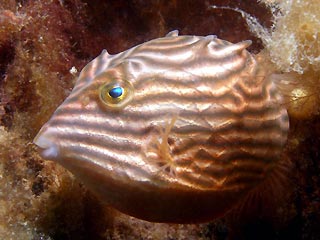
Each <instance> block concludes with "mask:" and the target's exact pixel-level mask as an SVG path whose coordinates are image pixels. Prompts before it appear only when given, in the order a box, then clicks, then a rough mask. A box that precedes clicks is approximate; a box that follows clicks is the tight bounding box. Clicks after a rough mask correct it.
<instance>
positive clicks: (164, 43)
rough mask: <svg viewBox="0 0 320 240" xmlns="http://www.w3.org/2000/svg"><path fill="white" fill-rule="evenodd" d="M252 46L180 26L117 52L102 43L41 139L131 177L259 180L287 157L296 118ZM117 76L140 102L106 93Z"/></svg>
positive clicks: (209, 184) (223, 185)
mask: <svg viewBox="0 0 320 240" xmlns="http://www.w3.org/2000/svg"><path fill="white" fill-rule="evenodd" d="M248 45H250V42H249V41H244V42H240V43H238V44H231V43H229V42H226V41H223V40H220V39H217V38H216V37H215V36H207V37H198V36H177V33H176V32H172V33H170V34H168V35H167V36H166V37H164V38H159V39H155V40H152V41H149V42H146V43H143V44H141V45H138V46H136V47H133V48H131V49H129V50H127V51H124V52H122V53H119V54H117V55H109V54H108V53H107V52H106V51H104V52H102V53H101V55H100V56H98V57H97V58H96V59H94V60H93V61H92V62H90V63H89V64H88V65H87V66H86V67H85V68H84V69H83V70H82V72H81V74H80V76H79V79H78V80H77V82H76V85H75V87H74V90H73V91H72V93H71V94H70V96H69V97H68V98H67V99H66V100H65V102H64V103H63V104H62V105H61V106H60V107H59V108H58V109H57V110H56V112H55V113H54V115H53V117H52V118H51V119H50V120H49V122H48V123H47V124H46V125H45V126H44V127H43V128H42V130H41V131H40V133H39V134H38V136H37V137H36V139H35V143H36V144H37V145H38V146H40V147H42V148H44V149H45V150H44V151H43V152H42V155H43V156H44V157H45V158H48V159H53V160H57V161H58V162H60V163H61V164H62V165H64V166H66V167H67V168H68V169H69V170H71V171H73V172H75V173H77V171H78V170H77V167H78V166H80V165H85V166H86V165H88V166H90V168H88V170H87V171H95V170H96V169H98V168H96V167H95V166H99V169H101V168H102V169H104V171H105V173H106V175H108V176H110V178H112V179H118V180H119V181H123V182H125V183H126V184H128V185H130V184H131V185H138V184H139V182H148V183H149V184H150V185H154V187H155V188H157V189H158V188H162V189H165V188H167V189H172V188H184V187H185V188H190V187H191V188H193V189H200V190H214V191H216V190H231V191H232V190H233V189H234V190H237V191H239V189H247V188H248V187H251V186H254V185H256V184H257V183H259V182H260V181H261V180H263V179H264V178H265V177H266V176H267V173H268V171H270V170H271V169H272V168H273V166H274V165H275V164H276V163H277V160H278V159H279V156H280V154H281V151H282V148H283V145H284V144H285V141H286V137H287V131H288V117H287V112H286V110H285V109H284V108H283V107H282V106H281V105H280V103H281V97H280V96H279V94H278V93H277V89H276V88H275V86H274V85H273V83H272V81H270V80H268V79H267V78H264V77H263V72H262V70H259V69H258V68H257V66H256V63H255V60H254V59H253V58H252V56H251V55H250V54H249V53H248V52H247V51H246V50H245V48H246V47H247V46H248ZM114 79H116V80H119V81H121V80H125V81H128V82H130V83H131V84H132V86H133V92H132V93H131V94H133V98H132V100H131V101H130V102H129V103H128V105H127V106H125V107H124V108H123V109H120V110H118V111H114V110H112V109H108V108H107V107H105V106H103V104H102V103H101V100H100V99H99V97H98V94H99V88H100V87H101V86H102V85H103V84H105V83H108V81H111V80H114ZM100 167H101V168H100ZM90 169H91V170H90ZM119 191H121V190H119Z"/></svg>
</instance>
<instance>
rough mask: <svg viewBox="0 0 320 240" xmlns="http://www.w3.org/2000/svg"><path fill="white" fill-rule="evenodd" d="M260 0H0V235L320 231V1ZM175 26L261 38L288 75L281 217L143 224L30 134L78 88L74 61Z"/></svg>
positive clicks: (208, 235) (303, 234)
mask: <svg viewBox="0 0 320 240" xmlns="http://www.w3.org/2000/svg"><path fill="white" fill-rule="evenodd" d="M264 2H265V3H266V6H267V8H266V7H265V6H264V5H263V4H259V3H256V2H254V1H251V0H247V1H231V0H228V1H225V0H219V1H214V0H203V1H198V0H174V1H143V0H133V1H125V0H119V1H111V0H110V1H97V0H93V1H86V0H43V1H36V0H19V1H18V0H16V1H15V0H3V1H1V3H0V125H1V126H0V127H1V128H0V239H4V240H6V239H18V240H19V239H128V238H129V237H130V236H133V237H132V238H135V239H152V238H153V239H226V238H227V237H228V236H229V237H230V236H232V235H235V233H236V239H263V237H266V238H267V237H269V239H272V237H274V236H275V235H277V236H278V239H319V238H320V233H319V232H318V230H317V228H318V225H319V221H320V216H319V212H320V204H319V202H320V200H319V199H320V192H319V184H320V177H319V176H320V170H319V149H320V142H319V135H320V131H319V127H320V126H319V122H320V119H319V114H318V111H319V105H320V104H319V102H320V101H319V93H318V92H319V86H320V84H319V68H320V65H319V64H320V63H319V51H320V50H319V34H318V31H319V29H320V27H319V21H320V20H319V19H320V13H319V8H318V6H317V0H308V1H298V0H292V1H289V0H284V1H276V0H274V1H267V0H265V1H264ZM211 5H217V6H230V7H233V8H235V7H236V8H238V9H242V10H244V11H245V12H247V13H249V14H250V15H252V16H254V17H256V18H257V19H258V21H259V22H260V23H261V26H262V28H258V30H259V31H260V30H261V29H264V31H260V32H259V34H258V36H259V37H261V40H259V38H256V37H254V34H251V33H250V32H249V31H248V30H247V29H246V22H245V20H244V19H243V18H242V17H241V15H240V14H239V13H237V12H235V11H230V10H227V9H210V8H209V6H211ZM302 9H303V10H302ZM272 14H274V18H273V19H272ZM272 21H273V23H274V26H273V27H272V26H271V25H272ZM252 26H253V25H252ZM254 26H255V27H256V26H257V25H254ZM173 29H178V30H180V32H181V34H194V35H207V34H216V35H218V36H219V38H222V39H226V40H228V41H231V42H237V41H241V40H245V39H251V40H253V42H254V44H253V45H252V46H251V47H250V49H249V50H250V51H251V52H254V53H258V52H259V51H260V50H261V49H262V48H264V47H265V55H263V57H264V58H265V62H268V61H270V60H272V61H273V62H274V64H273V65H272V64H270V65H268V67H269V68H270V69H277V72H276V74H277V76H276V77H275V76H273V77H275V78H277V79H280V80H279V82H281V79H282V80H283V79H284V80H285V81H286V82H288V84H287V85H286V84H285V85H282V87H283V88H284V89H286V90H285V91H284V93H285V94H286V95H288V97H287V98H286V99H287V100H288V102H289V104H288V108H289V113H290V120H291V130H290V136H289V141H288V142H289V143H288V146H287V149H286V152H287V154H288V157H289V158H290V159H291V161H292V162H293V168H294V170H293V175H294V176H293V177H292V183H293V186H295V187H294V188H293V189H292V191H293V192H294V196H293V198H291V199H290V201H289V200H288V203H287V204H286V205H284V206H278V207H277V210H278V211H277V216H275V218H277V219H281V221H282V222H283V223H282V224H278V222H279V221H278V220H277V221H275V220H274V219H272V218H271V219H262V217H261V218H260V217H256V218H253V219H251V220H250V221H243V222H241V225H240V224H231V223H230V222H232V221H228V217H226V218H222V219H219V220H216V221H213V222H211V223H208V224H202V225H170V224H153V223H147V222H143V221H140V220H137V219H133V218H131V217H128V216H125V215H122V214H120V213H117V212H115V211H113V210H110V209H108V208H106V207H105V206H104V205H102V204H101V203H100V202H99V201H98V200H97V199H96V198H95V197H94V196H92V194H91V193H89V192H87V190H86V189H85V187H83V186H82V185H81V184H80V183H79V182H78V181H77V180H76V179H74V178H73V177H72V176H71V175H70V174H69V173H68V172H67V171H65V170H64V169H62V168H61V167H59V166H57V165H56V164H55V163H52V162H47V161H43V160H42V159H40V157H39V156H38V155H37V153H36V151H35V149H34V147H33V145H32V143H31V141H32V139H33V137H34V136H35V134H36V133H37V131H38V130H39V128H40V127H41V126H42V124H43V123H44V122H45V121H46V120H47V119H48V118H49V117H50V115H51V114H52V112H53V111H54V110H55V108H56V107H57V106H58V105H59V104H60V103H61V101H63V99H64V98H65V97H66V96H67V95H68V93H69V92H70V89H71V88H72V87H73V78H74V76H73V75H72V74H71V73H70V72H69V70H70V69H71V68H72V67H73V73H74V72H75V71H74V69H78V70H80V69H81V68H82V67H83V66H84V65H85V64H86V63H87V62H88V61H89V60H91V59H93V58H94V57H95V56H96V55H98V54H99V53H100V52H101V50H102V49H104V48H106V49H108V51H109V52H110V53H117V52H120V51H123V50H124V49H127V48H128V47H130V46H134V45H136V44H138V43H141V42H144V41H146V40H149V39H152V38H156V37H159V36H163V35H164V34H165V33H167V32H169V31H170V30H173ZM255 29H257V28H255ZM265 29H267V30H265ZM261 43H263V44H261ZM286 71H291V72H290V73H289V75H284V73H283V72H286ZM293 71H294V72H293ZM302 72H303V75H301V74H298V73H302ZM282 82H284V81H282ZM302 96H306V97H305V98H304V97H302ZM304 101H307V102H306V103H304ZM306 106H307V107H306ZM257 229H259V230H261V232H258V231H257ZM232 232H233V233H232ZM265 233H268V234H265ZM264 234H265V235H264Z"/></svg>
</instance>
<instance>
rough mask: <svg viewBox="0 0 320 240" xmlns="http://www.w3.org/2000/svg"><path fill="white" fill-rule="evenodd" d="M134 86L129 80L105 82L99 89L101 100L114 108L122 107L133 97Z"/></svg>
mask: <svg viewBox="0 0 320 240" xmlns="http://www.w3.org/2000/svg"><path fill="white" fill-rule="evenodd" d="M132 95H133V88H132V85H131V84H130V83H129V82H128V81H124V80H118V81H113V82H110V83H106V84H103V85H102V86H101V87H100V89H99V97H100V100H101V102H102V103H103V104H104V105H105V106H107V107H109V108H112V109H122V108H123V107H125V106H126V105H127V104H128V103H129V102H130V100H131V99H132Z"/></svg>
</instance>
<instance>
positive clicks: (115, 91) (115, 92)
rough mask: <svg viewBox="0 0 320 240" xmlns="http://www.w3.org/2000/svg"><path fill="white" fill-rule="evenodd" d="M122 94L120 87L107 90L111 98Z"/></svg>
mask: <svg viewBox="0 0 320 240" xmlns="http://www.w3.org/2000/svg"><path fill="white" fill-rule="evenodd" d="M122 94H123V88H122V87H114V88H112V89H111V90H110V91H109V95H110V96H111V97H112V98H118V97H120V96H121V95H122Z"/></svg>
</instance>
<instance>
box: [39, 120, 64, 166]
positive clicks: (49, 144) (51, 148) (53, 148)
mask: <svg viewBox="0 0 320 240" xmlns="http://www.w3.org/2000/svg"><path fill="white" fill-rule="evenodd" d="M33 143H34V144H35V145H37V146H38V148H39V150H38V151H39V153H40V156H41V157H42V158H45V159H48V160H57V158H58V156H59V147H58V144H57V143H58V142H57V141H56V140H55V138H54V135H53V133H52V131H51V130H50V127H48V126H47V125H45V126H43V127H42V128H41V129H40V131H39V132H38V134H37V136H36V137H35V138H34V139H33Z"/></svg>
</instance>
